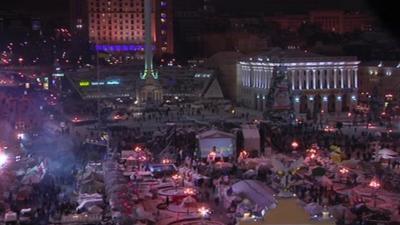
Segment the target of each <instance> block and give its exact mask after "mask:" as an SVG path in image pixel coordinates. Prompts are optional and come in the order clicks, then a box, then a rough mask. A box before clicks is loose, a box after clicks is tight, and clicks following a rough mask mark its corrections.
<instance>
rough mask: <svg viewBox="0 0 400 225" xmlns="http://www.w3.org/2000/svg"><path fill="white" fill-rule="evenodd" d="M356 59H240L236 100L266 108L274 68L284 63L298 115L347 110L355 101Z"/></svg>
mask: <svg viewBox="0 0 400 225" xmlns="http://www.w3.org/2000/svg"><path fill="white" fill-rule="evenodd" d="M329 58H331V57H329ZM259 59H261V58H259ZM358 63H359V62H358V61H353V60H351V61H341V59H340V57H338V58H336V59H334V61H327V59H324V58H321V59H320V61H316V60H315V59H313V60H311V61H308V60H307V58H305V59H303V60H302V61H299V60H296V62H291V61H287V62H284V63H280V62H279V61H274V62H261V61H258V62H257V61H246V60H245V61H241V62H239V63H238V64H237V70H238V71H237V76H238V77H237V87H238V89H237V91H238V92H237V102H238V103H239V104H242V105H244V106H246V107H249V108H252V109H256V110H261V111H262V110H265V104H266V98H267V95H268V92H269V90H270V88H271V85H272V81H273V77H272V76H273V74H274V70H276V69H277V67H278V66H284V67H286V68H287V79H288V81H289V84H290V88H291V92H292V93H293V103H294V111H295V112H296V113H297V114H298V115H299V114H305V113H307V112H311V113H315V112H321V113H324V112H327V113H331V114H340V113H342V112H350V111H351V110H352V109H353V107H354V106H355V105H356V103H357V94H358V91H357V90H358Z"/></svg>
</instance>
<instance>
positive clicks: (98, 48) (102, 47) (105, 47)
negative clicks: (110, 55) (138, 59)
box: [96, 44, 144, 52]
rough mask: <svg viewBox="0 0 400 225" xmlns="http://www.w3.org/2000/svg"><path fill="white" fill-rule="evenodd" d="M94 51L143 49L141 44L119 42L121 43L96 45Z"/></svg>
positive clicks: (137, 50)
mask: <svg viewBox="0 0 400 225" xmlns="http://www.w3.org/2000/svg"><path fill="white" fill-rule="evenodd" d="M96 51H104V52H139V51H144V46H143V45H138V44H121V45H106V44H104V45H103V44H99V45H96Z"/></svg>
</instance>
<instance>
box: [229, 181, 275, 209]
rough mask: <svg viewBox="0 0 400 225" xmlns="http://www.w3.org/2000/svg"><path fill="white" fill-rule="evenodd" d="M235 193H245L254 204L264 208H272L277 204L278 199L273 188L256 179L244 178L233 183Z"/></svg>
mask: <svg viewBox="0 0 400 225" xmlns="http://www.w3.org/2000/svg"><path fill="white" fill-rule="evenodd" d="M232 191H233V193H235V194H237V195H243V196H245V198H247V199H249V200H250V201H251V202H252V203H253V204H254V205H257V206H258V207H259V208H261V210H262V209H271V208H274V207H275V206H276V199H275V197H274V196H273V195H274V192H273V191H272V189H270V188H268V187H267V186H265V185H264V184H263V183H261V182H259V181H256V180H242V181H239V182H237V183H235V184H233V185H232Z"/></svg>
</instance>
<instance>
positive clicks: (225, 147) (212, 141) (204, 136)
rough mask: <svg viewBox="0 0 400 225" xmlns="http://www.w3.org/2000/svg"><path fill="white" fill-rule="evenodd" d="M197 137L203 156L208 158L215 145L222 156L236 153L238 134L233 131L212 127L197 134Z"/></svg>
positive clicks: (230, 155)
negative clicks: (227, 131)
mask: <svg viewBox="0 0 400 225" xmlns="http://www.w3.org/2000/svg"><path fill="white" fill-rule="evenodd" d="M196 138H197V139H198V141H199V146H200V152H201V157H202V158H206V157H207V156H208V154H209V153H210V152H211V150H212V149H213V147H215V148H216V149H217V155H218V156H220V157H221V156H222V157H234V156H235V155H236V136H235V135H233V134H231V133H226V132H223V131H219V130H215V129H211V130H208V131H205V132H202V133H200V134H198V135H196Z"/></svg>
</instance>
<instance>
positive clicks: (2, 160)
mask: <svg viewBox="0 0 400 225" xmlns="http://www.w3.org/2000/svg"><path fill="white" fill-rule="evenodd" d="M7 160H8V156H7V155H6V154H4V153H2V152H1V153H0V167H2V166H4V165H5V164H6V163H7Z"/></svg>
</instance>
